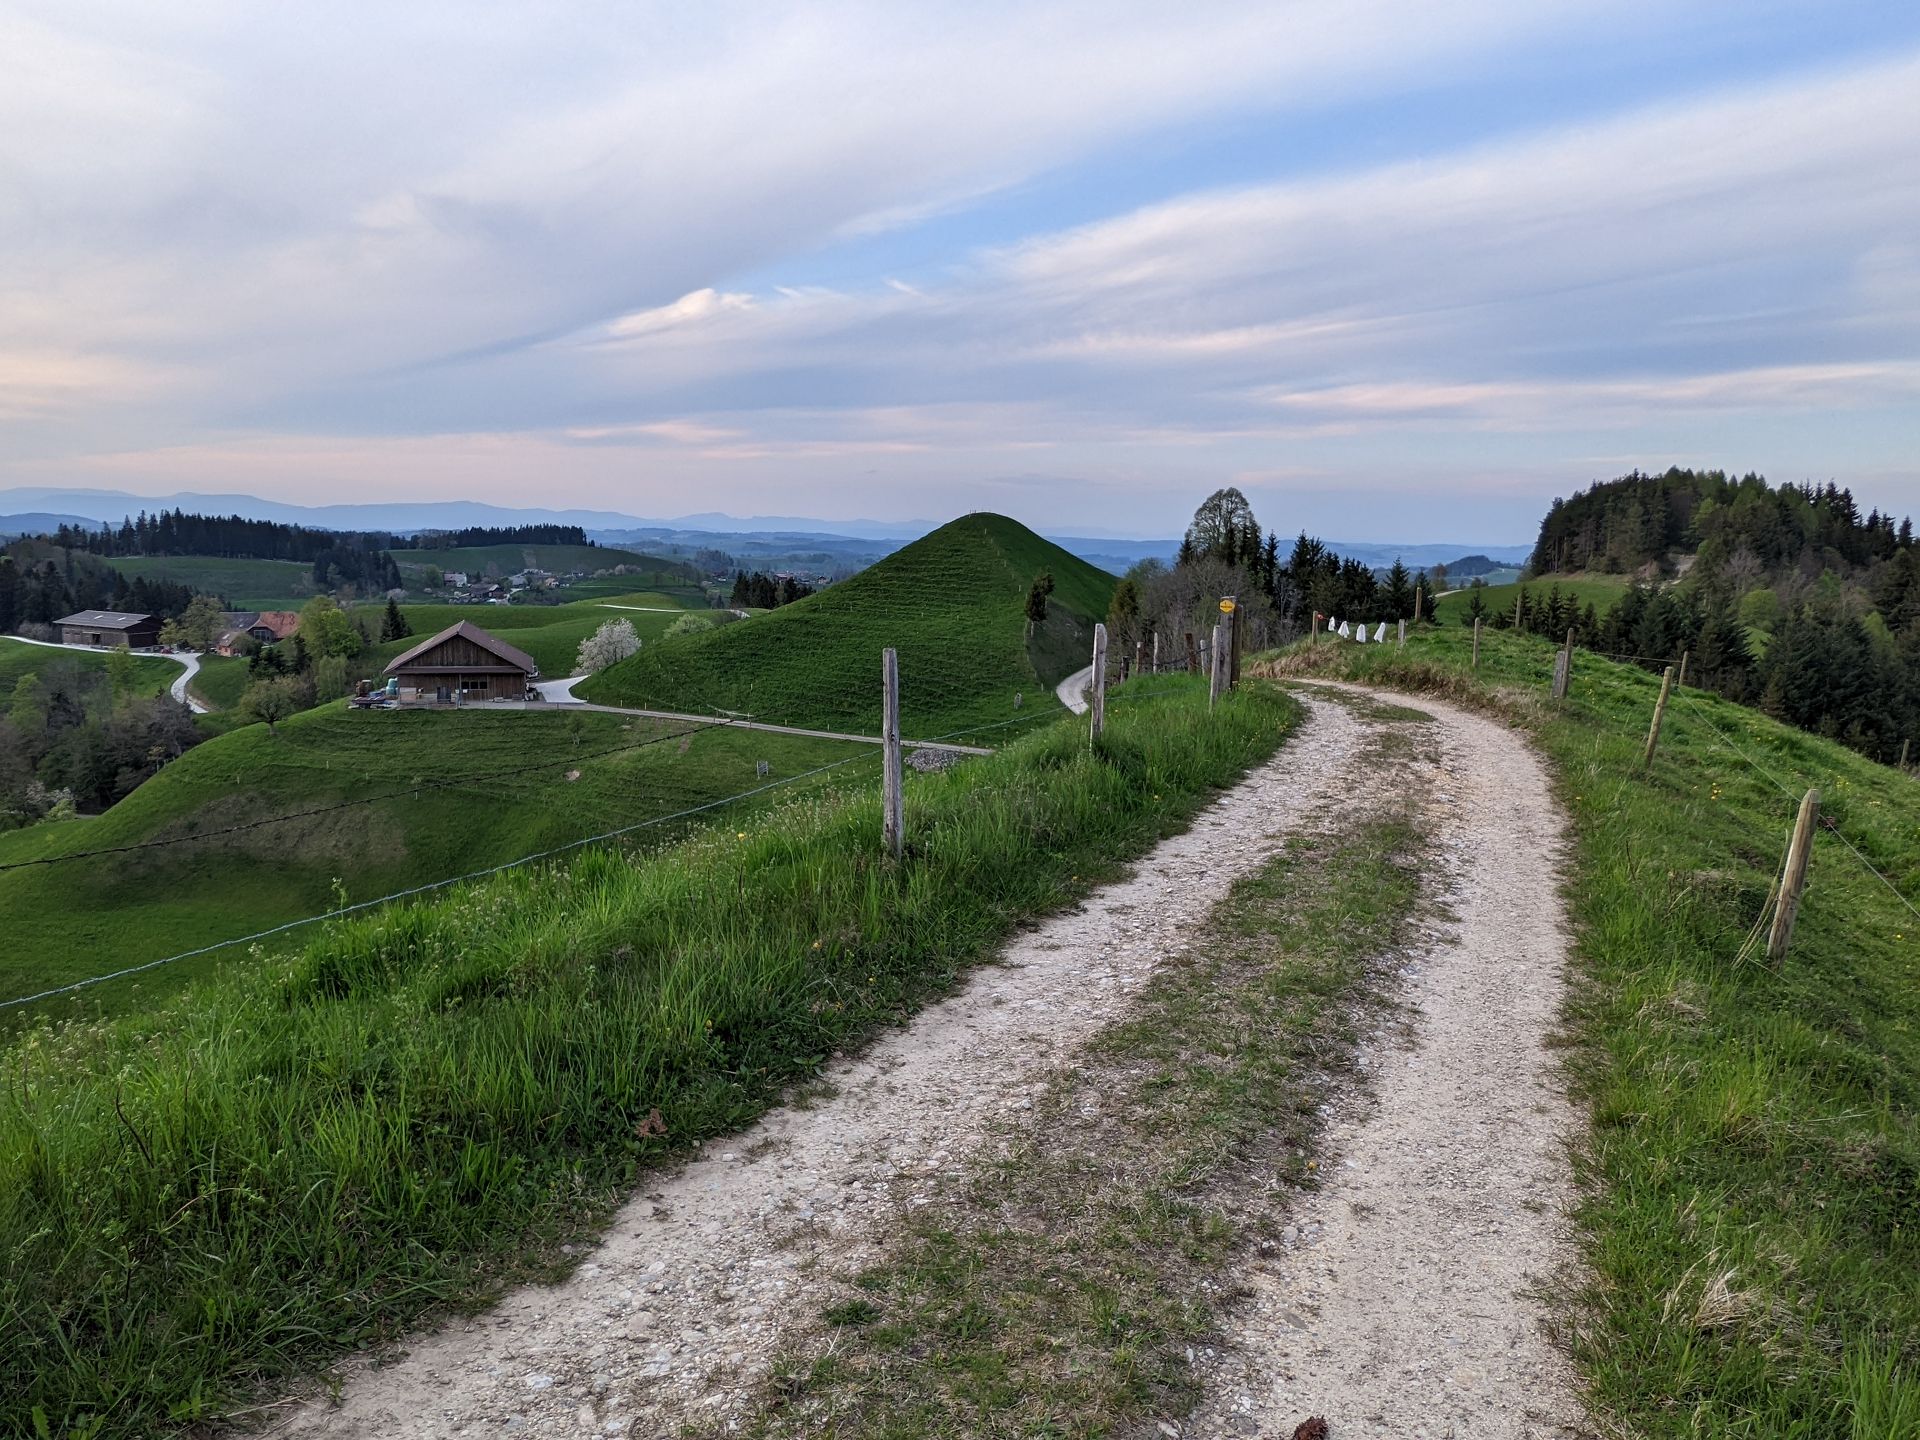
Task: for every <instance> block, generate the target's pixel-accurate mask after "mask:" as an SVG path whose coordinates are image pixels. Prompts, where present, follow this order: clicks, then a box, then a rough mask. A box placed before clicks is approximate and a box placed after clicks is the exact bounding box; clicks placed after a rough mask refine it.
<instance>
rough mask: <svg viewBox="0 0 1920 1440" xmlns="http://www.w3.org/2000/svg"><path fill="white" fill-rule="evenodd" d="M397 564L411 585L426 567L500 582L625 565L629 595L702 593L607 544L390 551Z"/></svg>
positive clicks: (670, 566) (673, 571)
mask: <svg viewBox="0 0 1920 1440" xmlns="http://www.w3.org/2000/svg"><path fill="white" fill-rule="evenodd" d="M387 553H388V554H390V555H391V556H393V562H394V564H396V565H398V566H399V567H400V574H401V576H402V578H404V579H405V580H406V582H407V584H408V585H409V586H412V585H415V584H417V583H418V582H419V577H421V576H423V575H424V574H425V573H426V571H427V568H428V567H429V566H432V567H434V568H436V569H438V570H441V571H443V572H444V571H447V570H458V571H463V572H465V573H466V574H467V575H469V576H472V577H473V578H475V579H480V578H483V577H484V578H490V579H501V578H504V577H505V576H508V575H512V574H514V573H516V572H518V571H521V570H525V569H528V568H530V567H531V568H533V569H539V570H547V571H551V572H552V573H553V574H555V575H567V574H571V573H572V572H573V571H576V570H578V571H581V572H583V573H585V574H586V575H588V576H591V575H592V574H593V573H594V572H595V571H596V570H611V569H613V568H614V567H615V566H617V565H625V566H627V567H628V569H629V571H630V572H631V573H629V574H627V575H625V576H609V577H606V578H608V579H613V580H620V581H621V582H622V583H623V584H624V586H625V588H627V589H629V590H634V589H644V588H648V587H654V586H664V587H666V588H669V589H674V590H685V591H687V592H688V593H689V594H697V592H698V590H699V586H698V585H695V584H693V583H692V582H691V581H689V580H688V579H687V577H686V576H685V575H684V574H683V573H682V572H681V570H680V569H679V567H677V566H676V565H675V563H674V562H673V561H671V560H663V559H661V558H660V557H659V556H658V555H642V554H640V553H639V552H638V551H635V550H621V549H617V548H614V547H612V546H606V545H477V546H470V547H467V548H464V549H456V550H390V551H388V552H387Z"/></svg>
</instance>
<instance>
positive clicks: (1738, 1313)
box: [1259, 629, 1920, 1440]
mask: <svg viewBox="0 0 1920 1440" xmlns="http://www.w3.org/2000/svg"><path fill="white" fill-rule="evenodd" d="M1469 644H1470V641H1469V637H1468V636H1466V635H1465V634H1463V633H1462V632H1460V631H1458V630H1450V629H1441V630H1438V631H1424V632H1421V633H1419V634H1417V635H1416V636H1414V637H1413V638H1411V639H1410V640H1409V643H1408V646H1407V648H1406V650H1405V651H1404V652H1401V651H1398V650H1397V649H1396V648H1395V647H1393V646H1391V645H1388V646H1379V647H1374V646H1367V647H1359V646H1335V645H1327V644H1323V645H1321V646H1320V647H1318V649H1317V650H1313V651H1308V650H1299V651H1296V652H1293V653H1291V654H1289V655H1286V656H1284V657H1281V658H1280V659H1279V660H1278V661H1277V662H1269V663H1268V664H1267V665H1265V666H1262V667H1259V668H1263V669H1268V670H1272V671H1278V672H1283V673H1330V674H1338V675H1343V676H1346V677H1349V678H1356V679H1364V680H1368V681H1371V682H1376V683H1381V684H1386V685H1392V686H1396V687H1399V688H1403V689H1411V690H1416V691H1429V692H1435V693H1441V694H1445V695H1448V696H1451V697H1453V698H1455V699H1458V700H1461V701H1464V702H1467V703H1470V704H1475V705H1479V706H1483V707H1487V708H1491V709H1495V710H1497V711H1499V712H1500V713H1502V714H1504V715H1506V716H1508V717H1509V718H1511V719H1513V720H1515V721H1517V722H1518V723H1520V724H1523V725H1525V726H1526V727H1527V728H1528V729H1529V730H1530V731H1531V732H1532V733H1533V734H1534V735H1535V736H1536V737H1537V738H1538V740H1539V743H1540V744H1541V746H1542V748H1543V750H1544V751H1545V752H1546V754H1547V755H1548V756H1549V758H1550V759H1551V760H1552V762H1553V764H1554V767H1555V770H1556V773H1557V777H1558V785H1559V789H1560V792H1561V793H1560V799H1561V801H1562V802H1563V803H1564V804H1565V806H1566V807H1567V809H1568V811H1569V812H1570V814H1571V815H1572V818H1573V822H1574V828H1575V833H1576V838H1577V857H1576V863H1575V865H1574V867H1573V870H1572V873H1571V876H1570V879H1569V887H1568V895H1569V900H1570V903H1571V907H1572V912H1573V918H1574V921H1575V924H1576V930H1577V933H1576V956H1577V961H1578V966H1579V974H1578V975H1577V976H1576V981H1577V987H1576V991H1575V998H1574V1001H1573V1003H1572V1005H1571V1008H1570V1013H1569V1015H1568V1021H1569V1026H1570V1030H1571V1037H1572V1039H1573V1041H1574V1045H1573V1048H1572V1050H1571V1052H1570V1056H1571V1060H1570V1063H1571V1065H1572V1071H1573V1074H1574V1076H1575V1079H1576V1082H1577V1086H1578V1089H1579V1092H1580V1094H1581V1096H1582V1098H1584V1099H1585V1101H1586V1102H1587V1104H1588V1105H1589V1106H1590V1107H1591V1110H1592V1114H1593V1132H1592V1135H1591V1137H1590V1141H1589V1143H1588V1145H1587V1147H1586V1149H1585V1153H1584V1155H1583V1157H1582V1168H1583V1179H1584V1180H1585V1182H1586V1188H1587V1198H1586V1200H1585V1202H1584V1203H1583V1204H1582V1206H1581V1208H1580V1211H1579V1215H1578V1220H1579V1223H1580V1226H1581V1228H1582V1232H1583V1236H1584V1245H1585V1253H1586V1259H1587V1261H1588V1263H1589V1265H1590V1266H1591V1270H1592V1277H1593V1278H1592V1283H1591V1286H1590V1287H1589V1288H1588V1290H1587V1291H1586V1293H1585V1294H1583V1295H1581V1296H1579V1297H1577V1304H1576V1305H1574V1306H1573V1307H1572V1313H1571V1314H1570V1316H1569V1319H1570V1321H1571V1322H1572V1323H1571V1327H1570V1328H1571V1330H1572V1333H1573V1334H1574V1336H1575V1349H1576V1354H1577V1356H1578V1358H1579V1360H1580V1362H1581V1364H1582V1366H1583V1368H1584V1370H1585V1374H1586V1377H1587V1381H1588V1383H1589V1385H1590V1387H1591V1398H1592V1401H1593V1403H1594V1405H1595V1406H1596V1408H1597V1411H1598V1412H1599V1413H1601V1414H1604V1415H1606V1416H1608V1417H1610V1418H1611V1420H1612V1421H1613V1422H1614V1423H1615V1424H1616V1425H1617V1426H1618V1428H1619V1429H1621V1430H1622V1431H1624V1432H1626V1433H1634V1434H1642V1435H1650V1436H1674V1437H1679V1436H1683V1435H1684V1436H1728V1437H1732V1436H1742V1437H1745V1436H1762V1435H1764V1436H1770V1437H1771V1436H1808V1437H1812V1436H1829V1435H1843V1436H1854V1437H1860V1440H1864V1437H1868V1436H1874V1437H1879V1436H1888V1437H1891V1436H1899V1435H1913V1434H1920V1284H1916V1283H1915V1281H1914V1277H1915V1276H1916V1275H1920V1119H1917V1118H1916V1117H1917V1116H1920V917H1916V916H1915V914H1914V913H1913V912H1912V911H1911V910H1910V909H1908V908H1907V903H1906V901H1903V900H1902V899H1901V898H1900V897H1899V896H1897V895H1895V894H1894V893H1891V892H1890V891H1889V889H1888V888H1887V887H1886V886H1885V885H1883V884H1882V882H1881V881H1880V880H1879V879H1878V878H1876V877H1875V876H1874V875H1873V874H1871V873H1870V872H1869V871H1868V870H1867V869H1866V868H1865V867H1864V866H1863V865H1862V864H1861V863H1860V862H1859V861H1858V860H1857V859H1856V858H1855V857H1854V856H1853V855H1852V854H1851V853H1850V852H1849V851H1848V850H1847V849H1846V848H1845V845H1844V844H1843V843H1842V841H1841V839H1840V838H1839V836H1837V835H1835V834H1831V833H1827V834H1822V835H1821V836H1820V838H1819V839H1818V840H1817V842H1816V845H1815V851H1814V860H1813V867H1812V881H1811V888H1810V889H1809V891H1808V895H1807V900H1806V904H1805V906H1804V908H1803V909H1802V911H1801V915H1800V920H1799V926H1798V929H1797V930H1796V932H1795V936H1794V944H1793V949H1792V951H1791V953H1790V954H1789V956H1788V957H1787V959H1786V961H1785V962H1784V963H1783V964H1782V965H1780V966H1779V967H1778V968H1777V969H1776V968H1773V967H1769V966H1767V965H1766V964H1764V963H1758V962H1755V961H1753V960H1751V959H1749V960H1746V961H1742V960H1741V959H1740V958H1739V957H1740V954H1741V951H1742V947H1743V944H1744V942H1745V941H1746V939H1747V936H1748V934H1749V932H1750V931H1751V929H1752V928H1753V926H1754V923H1755V921H1756V919H1757V918H1758V917H1759V915H1760V912H1761V909H1762V907H1763V905H1764V903H1765V901H1766V897H1767V891H1768V885H1769V882H1770V880H1771V878H1772V876H1773V873H1774V871H1775V868H1776V867H1777V866H1778V864H1779V860H1780V852H1781V849H1782V847H1783V845H1784V843H1785V839H1786V835H1787V831H1788V828H1789V825H1790V823H1791V819H1792V815H1793V809H1794V806H1795V805H1796V804H1797V802H1798V800H1799V795H1800V792H1801V791H1802V790H1803V789H1804V788H1806V787H1808V786H1818V787H1819V788H1820V790H1821V794H1822V798H1823V806H1824V810H1825V813H1826V814H1827V815H1829V816H1830V817H1831V818H1832V819H1833V820H1834V821H1835V823H1836V825H1837V827H1838V831H1839V834H1840V835H1844V836H1845V837H1846V840H1848V841H1850V842H1851V843H1852V844H1853V845H1855V846H1858V847H1859V848H1860V850H1861V851H1863V852H1864V853H1865V855H1866V856H1867V858H1868V859H1870V860H1871V861H1872V863H1873V864H1874V865H1875V866H1876V867H1877V868H1878V869H1879V870H1880V871H1881V872H1883V873H1884V874H1885V875H1886V876H1887V877H1888V879H1889V880H1890V881H1891V883H1892V885H1893V886H1894V887H1895V888H1897V889H1898V890H1899V891H1900V892H1902V893H1903V894H1904V895H1905V896H1907V897H1909V898H1911V897H1914V896H1916V895H1920V786H1916V785H1915V784H1914V782H1913V781H1912V779H1911V778H1910V777H1906V776H1901V775H1899V774H1897V773H1896V772H1894V771H1892V770H1889V769H1887V768H1886V767H1884V766H1880V765H1876V764H1874V763H1872V762H1871V761H1868V760H1866V759H1864V758H1862V757H1861V756H1859V755H1856V754H1854V753H1852V752H1851V751H1848V750H1846V749H1844V748H1842V747H1841V746H1839V745H1836V744H1833V743H1830V742H1828V741H1824V740H1821V739H1819V738H1817V737H1814V736H1810V735H1807V734H1804V733H1802V732H1800V731H1797V730H1793V729H1790V728H1788V727H1786V726H1782V725H1778V724H1775V723H1774V722H1772V721H1770V720H1768V719H1766V718H1765V717H1764V716H1761V715H1759V714H1757V713H1755V712H1753V711H1750V710H1746V709H1743V708H1741V707H1739V706H1736V705H1732V704H1729V703H1727V702H1725V701H1721V700H1719V699H1717V698H1714V697H1711V696H1708V695H1706V694H1705V693H1703V692H1700V691H1694V690H1686V691H1682V692H1679V696H1678V698H1677V699H1676V700H1675V701H1674V703H1673V705H1672V707H1671V708H1670V709H1669V711H1668V715H1667V723H1666V728H1665V732H1664V735H1663V737H1662V741H1661V745H1660V750H1659V754H1658V756H1657V758H1656V760H1655V762H1654V764H1653V766H1652V768H1651V769H1650V770H1644V771H1643V770H1642V768H1641V766H1640V756H1641V749H1642V746H1643V744H1644V742H1645V737H1646V729H1647V723H1648V720H1649V718H1650V716H1651V713H1652V709H1653V702H1654V697H1655V694H1656V692H1657V690H1658V686H1659V681H1658V678H1657V677H1654V676H1651V675H1648V674H1646V673H1645V672H1643V671H1640V670H1636V669H1633V668H1630V667H1625V666H1617V665H1612V664H1608V663H1607V662H1605V661H1600V660H1596V659H1594V658H1593V657H1591V656H1589V655H1585V654H1581V655H1578V656H1577V658H1576V662H1575V671H1574V683H1573V690H1572V695H1571V697H1570V699H1569V700H1568V701H1567V702H1566V703H1565V704H1563V705H1560V706H1554V705H1552V704H1551V703H1550V702H1548V701H1547V700H1546V698H1545V697H1546V688H1547V681H1548V676H1549V673H1550V669H1551V656H1552V649H1551V647H1550V646H1548V645H1546V644H1545V643H1543V642H1540V641H1536V640H1532V639H1530V638H1527V637H1523V636H1514V635H1509V634H1487V635H1485V636H1484V637H1483V640H1482V655H1483V663H1482V666H1481V670H1480V672H1479V674H1478V675H1477V676H1476V675H1474V674H1473V673H1472V672H1471V671H1470V670H1469V669H1468V647H1469Z"/></svg>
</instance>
